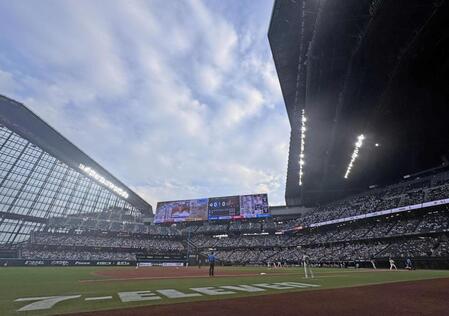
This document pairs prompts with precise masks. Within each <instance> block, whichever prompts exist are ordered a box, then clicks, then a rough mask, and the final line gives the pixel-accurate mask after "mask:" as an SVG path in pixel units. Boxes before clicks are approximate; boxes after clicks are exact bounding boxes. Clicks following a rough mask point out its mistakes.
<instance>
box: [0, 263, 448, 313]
mask: <svg viewBox="0 0 449 316" xmlns="http://www.w3.org/2000/svg"><path fill="white" fill-rule="evenodd" d="M101 269H111V267H108V268H99V267H36V268H32V267H21V268H14V267H8V268H1V269H0V315H24V316H28V315H54V314H62V313H70V312H81V311H92V310H105V309H119V308H127V307H131V306H132V307H134V306H144V305H152V304H173V303H179V302H190V301H204V300H216V299H227V298H236V297H243V296H252V295H267V294H274V293H283V292H291V291H309V290H320V289H330V288H341V287H351V286H361V285H370V284H381V283H389V282H402V281H412V280H424V279H432V278H444V277H446V278H447V277H449V271H448V270H416V271H398V272H396V271H392V272H390V271H379V270H378V271H372V270H368V269H359V270H354V269H314V271H315V278H314V279H305V278H304V275H303V271H302V269H301V268H280V269H276V270H268V269H267V268H263V267H261V268H254V267H226V268H223V267H217V269H227V270H233V271H239V272H240V271H243V272H246V273H255V275H254V276H230V277H216V278H198V277H192V278H185V277H184V278H178V279H157V280H120V281H106V282H102V281H99V282H95V281H93V282H92V281H90V282H80V281H82V280H102V279H105V277H102V276H98V275H95V272H96V271H98V270H101ZM113 269H117V270H122V269H124V270H126V269H134V268H132V267H116V268H113ZM144 269H151V268H144ZM204 273H205V274H207V269H204ZM260 273H266V274H265V275H260ZM274 273H275V274H274ZM276 282H302V283H307V284H315V285H319V286H320V287H314V288H306V289H299V288H296V289H290V290H275V289H266V291H264V292H257V293H248V292H240V291H239V292H236V293H235V294H226V295H217V296H206V295H203V296H199V297H189V298H176V299H168V298H165V297H163V296H162V295H161V299H158V300H153V301H141V302H128V303H123V302H122V301H121V300H120V299H119V297H118V295H117V293H118V292H127V291H155V290H162V289H176V290H179V291H183V292H188V293H193V292H192V290H190V288H197V287H217V286H224V285H242V284H244V285H251V284H257V283H276ZM156 294H157V293H156ZM59 295H81V297H80V298H76V299H71V300H67V301H63V302H60V303H58V304H56V305H55V306H54V307H53V308H51V309H46V310H40V311H32V312H23V311H22V312H18V311H17V310H18V309H20V308H22V307H23V306H25V305H27V304H30V303H32V302H14V300H16V299H18V298H28V297H46V296H59ZM101 296H112V299H110V300H100V301H85V298H89V297H101Z"/></svg>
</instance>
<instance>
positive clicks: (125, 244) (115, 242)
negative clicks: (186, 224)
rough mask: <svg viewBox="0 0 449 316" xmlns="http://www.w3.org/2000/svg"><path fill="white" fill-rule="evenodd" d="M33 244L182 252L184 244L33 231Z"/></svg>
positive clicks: (159, 240)
mask: <svg viewBox="0 0 449 316" xmlns="http://www.w3.org/2000/svg"><path fill="white" fill-rule="evenodd" d="M30 243H31V244H32V245H42V246H61V247H83V248H87V247H92V248H117V249H136V250H147V251H155V252H161V253H163V252H172V251H175V252H181V251H183V250H184V246H183V244H182V243H181V242H180V241H177V240H166V239H147V238H136V237H126V238H125V237H118V236H107V237H100V236H93V235H87V234H85V235H73V234H49V233H42V232H39V233H33V234H32V236H31V239H30Z"/></svg>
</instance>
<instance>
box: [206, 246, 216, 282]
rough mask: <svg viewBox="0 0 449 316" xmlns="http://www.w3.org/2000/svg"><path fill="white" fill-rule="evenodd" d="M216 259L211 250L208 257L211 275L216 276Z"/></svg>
mask: <svg viewBox="0 0 449 316" xmlns="http://www.w3.org/2000/svg"><path fill="white" fill-rule="evenodd" d="M215 260H216V258H215V255H214V253H213V252H211V253H210V255H209V256H208V257H207V261H209V276H214V269H215Z"/></svg>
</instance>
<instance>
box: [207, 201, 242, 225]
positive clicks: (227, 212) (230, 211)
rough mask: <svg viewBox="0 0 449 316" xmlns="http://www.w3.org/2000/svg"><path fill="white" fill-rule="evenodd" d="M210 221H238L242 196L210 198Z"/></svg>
mask: <svg viewBox="0 0 449 316" xmlns="http://www.w3.org/2000/svg"><path fill="white" fill-rule="evenodd" d="M208 211H209V220H215V219H238V218H242V217H241V216H240V196H238V195H236V196H225V197H214V198H209V203H208Z"/></svg>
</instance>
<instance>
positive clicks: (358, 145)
mask: <svg viewBox="0 0 449 316" xmlns="http://www.w3.org/2000/svg"><path fill="white" fill-rule="evenodd" d="M364 139H365V136H364V135H363V134H361V135H359V136H358V137H357V142H356V143H355V146H354V151H353V152H352V155H351V161H350V162H349V164H348V167H347V168H346V173H345V179H347V178H348V177H349V174H350V173H351V169H352V166H353V165H354V162H355V160H356V159H357V157H358V156H359V150H360V148H361V147H362V146H363V140H364Z"/></svg>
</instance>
